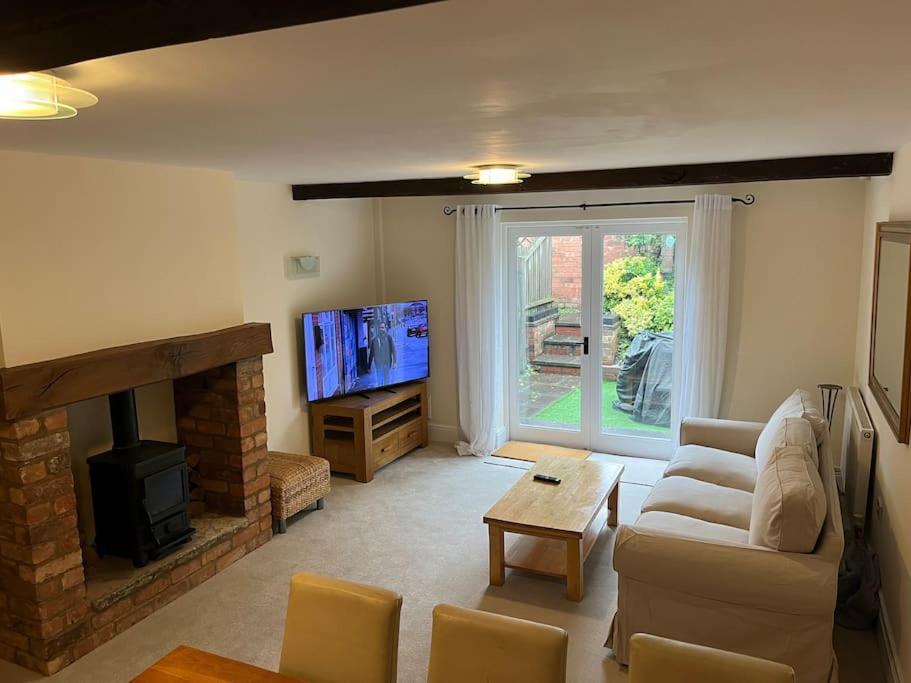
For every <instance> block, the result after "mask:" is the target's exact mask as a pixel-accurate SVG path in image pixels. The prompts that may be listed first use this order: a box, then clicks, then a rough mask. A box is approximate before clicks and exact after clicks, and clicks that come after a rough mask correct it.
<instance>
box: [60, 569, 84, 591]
mask: <svg viewBox="0 0 911 683" xmlns="http://www.w3.org/2000/svg"><path fill="white" fill-rule="evenodd" d="M60 580H61V581H62V582H63V590H67V589H68V588H72V587H73V586H79V585H82V584H85V574H84V572H83V571H82V567H74V568H73V569H70V570H69V571H67V572H65V573H64V574H63V576H61V577H60Z"/></svg>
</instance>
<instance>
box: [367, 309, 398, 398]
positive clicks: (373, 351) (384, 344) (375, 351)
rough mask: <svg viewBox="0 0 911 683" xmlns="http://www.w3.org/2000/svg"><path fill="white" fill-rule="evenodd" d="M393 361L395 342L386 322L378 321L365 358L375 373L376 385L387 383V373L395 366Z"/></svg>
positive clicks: (394, 359)
mask: <svg viewBox="0 0 911 683" xmlns="http://www.w3.org/2000/svg"><path fill="white" fill-rule="evenodd" d="M395 361H396V358H395V343H394V342H393V341H392V336H391V335H390V334H389V333H388V332H387V330H386V323H385V322H383V321H380V323H379V326H378V330H377V334H376V336H374V338H373V341H372V342H370V354H369V356H368V358H367V367H368V368H369V367H371V366H372V367H373V369H374V372H375V373H376V375H377V386H381V385H383V384H389V373H390V371H391V370H392V369H393V368H394V367H395Z"/></svg>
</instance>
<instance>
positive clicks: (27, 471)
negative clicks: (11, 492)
mask: <svg viewBox="0 0 911 683" xmlns="http://www.w3.org/2000/svg"><path fill="white" fill-rule="evenodd" d="M46 476H47V465H45V464H44V463H43V462H36V463H32V464H31V465H25V466H23V467H20V468H19V483H22V484H32V483H34V482H36V481H41V480H42V479H44V478H45V477H46Z"/></svg>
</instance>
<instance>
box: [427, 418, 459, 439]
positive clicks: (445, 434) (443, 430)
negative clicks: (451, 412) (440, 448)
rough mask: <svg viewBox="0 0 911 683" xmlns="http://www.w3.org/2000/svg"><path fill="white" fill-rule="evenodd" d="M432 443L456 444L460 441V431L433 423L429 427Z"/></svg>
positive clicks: (450, 426) (451, 426) (449, 426)
mask: <svg viewBox="0 0 911 683" xmlns="http://www.w3.org/2000/svg"><path fill="white" fill-rule="evenodd" d="M427 427H428V430H429V431H430V440H431V441H440V442H442V443H455V442H456V441H458V440H459V430H458V428H457V427H454V426H453V425H441V424H436V423H434V422H431V423H429V424H428V425H427Z"/></svg>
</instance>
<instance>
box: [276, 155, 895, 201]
mask: <svg viewBox="0 0 911 683" xmlns="http://www.w3.org/2000/svg"><path fill="white" fill-rule="evenodd" d="M891 172H892V152H882V153H876V154H842V155H836V156H819V157H795V158H790V159H760V160H758V161H727V162H721V163H712V164H683V165H679V166H642V167H638V168H610V169H604V170H600V171H569V172H565V173H535V174H533V175H532V176H531V178H528V179H527V180H526V181H525V182H524V183H520V184H517V185H496V186H491V185H472V184H471V183H470V182H468V181H467V180H463V179H462V178H423V179H410V180H380V181H374V182H363V183H323V184H318V185H292V186H291V196H292V197H293V198H294V199H298V200H305V199H342V198H353V197H429V196H439V197H446V196H451V195H485V194H486V195H489V194H505V193H523V194H525V193H528V192H564V191H571V190H614V189H626V188H635V187H670V186H678V187H679V186H683V185H720V184H727V183H751V182H760V181H766V180H808V179H814V178H849V177H856V176H879V175H889V174H890V173H891Z"/></svg>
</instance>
